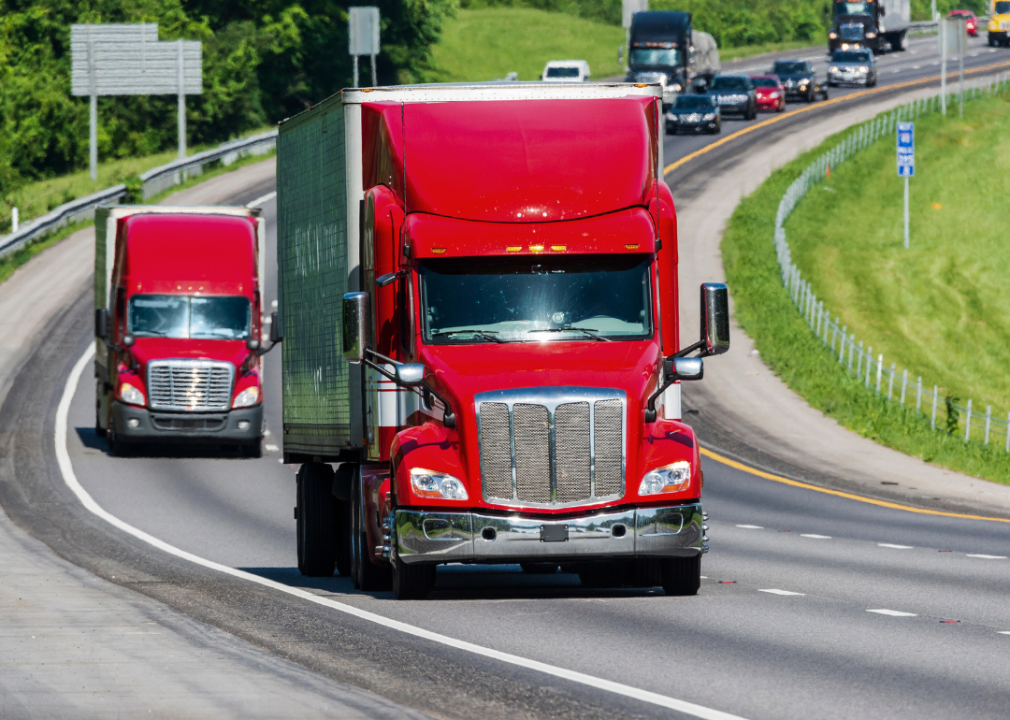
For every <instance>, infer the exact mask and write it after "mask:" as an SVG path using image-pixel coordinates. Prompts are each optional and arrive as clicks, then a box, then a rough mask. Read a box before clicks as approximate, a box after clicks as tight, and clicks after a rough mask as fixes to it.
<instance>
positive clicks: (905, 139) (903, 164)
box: [898, 122, 915, 177]
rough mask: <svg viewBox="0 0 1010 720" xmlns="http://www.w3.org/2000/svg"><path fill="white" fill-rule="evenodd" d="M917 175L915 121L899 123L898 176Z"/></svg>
mask: <svg viewBox="0 0 1010 720" xmlns="http://www.w3.org/2000/svg"><path fill="white" fill-rule="evenodd" d="M914 175H915V123H910V122H900V123H898V177H912V176H914Z"/></svg>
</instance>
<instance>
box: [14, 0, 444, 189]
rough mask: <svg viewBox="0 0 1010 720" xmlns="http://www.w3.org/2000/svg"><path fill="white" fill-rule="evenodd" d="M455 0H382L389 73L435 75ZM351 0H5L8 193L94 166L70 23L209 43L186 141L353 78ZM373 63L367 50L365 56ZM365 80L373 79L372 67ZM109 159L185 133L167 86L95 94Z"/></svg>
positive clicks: (222, 136) (102, 154)
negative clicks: (154, 29)
mask: <svg viewBox="0 0 1010 720" xmlns="http://www.w3.org/2000/svg"><path fill="white" fill-rule="evenodd" d="M455 3H456V0H379V1H378V2H377V3H375V4H377V5H378V6H379V8H380V12H381V13H382V22H383V26H382V44H383V45H382V53H381V54H380V56H379V58H378V71H379V82H380V83H387V84H388V83H397V82H414V81H424V80H428V79H429V78H430V76H431V61H430V47H431V45H432V44H433V43H435V42H436V41H437V40H438V36H439V32H440V30H441V23H442V18H443V17H444V16H445V15H447V14H450V13H452V12H453V10H454V8H455ZM350 4H351V2H350V1H349V0H347V1H346V2H343V3H340V2H332V1H330V0H304V1H303V2H297V0H0V197H2V198H3V199H4V200H7V204H8V205H10V201H9V197H10V194H11V193H12V192H13V191H14V190H16V189H17V188H18V187H19V186H21V185H23V184H25V183H28V182H32V181H37V180H40V179H43V178H48V177H54V176H57V175H65V174H67V173H71V172H73V171H75V170H79V169H81V168H83V167H86V166H87V161H88V101H87V99H86V98H74V97H71V95H70V47H69V46H70V25H71V24H73V23H81V22H91V23H116V22H130V23H132V22H157V23H158V26H159V36H160V39H161V40H174V39H179V38H185V39H191V40H200V41H202V42H203V48H204V50H203V52H204V56H203V67H204V77H203V94H202V95H199V96H189V97H188V98H187V100H186V115H187V133H188V139H187V142H188V143H189V144H203V143H217V142H221V141H223V140H227V139H229V138H231V137H235V136H236V135H239V134H241V133H242V132H244V131H246V130H249V129H252V128H257V127H261V126H263V125H265V124H268V123H275V122H277V121H279V120H281V119H283V118H285V117H288V116H290V115H293V114H295V113H297V112H300V111H301V110H304V109H305V108H307V107H309V106H310V105H311V104H312V103H314V102H318V101H319V100H322V99H323V98H325V97H327V96H329V95H332V94H333V93H335V92H337V91H339V90H340V89H341V88H342V87H347V86H349V85H350V84H351V75H352V70H351V67H352V65H351V58H350V56H349V55H348V54H347V7H348V6H349V5H350ZM364 65H365V67H366V68H367V65H368V63H367V61H366V62H365V63H364ZM363 80H368V81H370V78H369V77H368V73H367V72H366V73H365V75H364V77H363ZM98 115H99V129H98V153H99V158H100V159H103V160H105V159H110V158H126V157H136V156H143V155H150V154H153V153H156V152H158V151H161V150H166V149H168V148H170V147H172V146H174V145H175V143H176V101H175V98H174V97H170V96H137V97H103V98H99V101H98Z"/></svg>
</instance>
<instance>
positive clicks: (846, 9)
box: [835, 2, 873, 16]
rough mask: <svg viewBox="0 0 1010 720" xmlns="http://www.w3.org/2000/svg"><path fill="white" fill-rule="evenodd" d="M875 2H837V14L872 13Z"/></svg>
mask: <svg viewBox="0 0 1010 720" xmlns="http://www.w3.org/2000/svg"><path fill="white" fill-rule="evenodd" d="M872 14H873V3H868V2H836V3H835V15H836V16H837V15H872Z"/></svg>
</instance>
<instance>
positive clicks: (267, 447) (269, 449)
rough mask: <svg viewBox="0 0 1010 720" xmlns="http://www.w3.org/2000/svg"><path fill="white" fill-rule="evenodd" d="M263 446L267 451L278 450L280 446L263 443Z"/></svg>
mask: <svg viewBox="0 0 1010 720" xmlns="http://www.w3.org/2000/svg"><path fill="white" fill-rule="evenodd" d="M264 447H265V448H266V450H267V452H277V451H278V450H280V448H279V447H277V446H276V445H265V446H264Z"/></svg>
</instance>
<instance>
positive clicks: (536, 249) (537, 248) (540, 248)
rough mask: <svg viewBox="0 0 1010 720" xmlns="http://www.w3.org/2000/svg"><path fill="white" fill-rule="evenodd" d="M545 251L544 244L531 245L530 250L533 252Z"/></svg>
mask: <svg viewBox="0 0 1010 720" xmlns="http://www.w3.org/2000/svg"><path fill="white" fill-rule="evenodd" d="M543 251H544V246H543V245H530V252H531V253H541V252H543Z"/></svg>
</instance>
